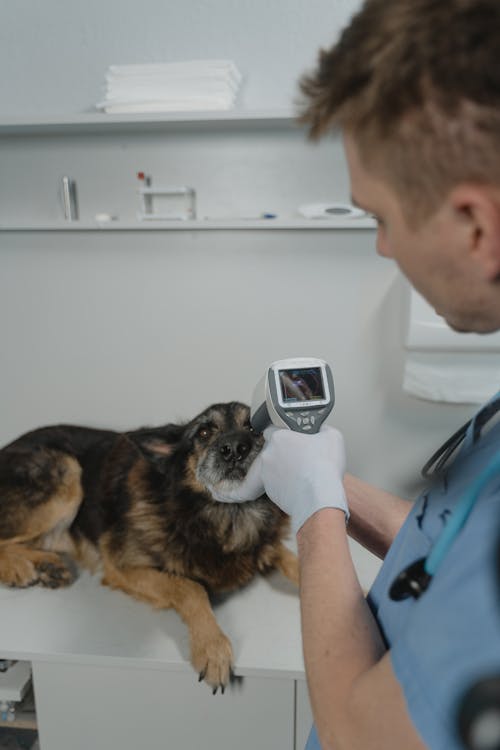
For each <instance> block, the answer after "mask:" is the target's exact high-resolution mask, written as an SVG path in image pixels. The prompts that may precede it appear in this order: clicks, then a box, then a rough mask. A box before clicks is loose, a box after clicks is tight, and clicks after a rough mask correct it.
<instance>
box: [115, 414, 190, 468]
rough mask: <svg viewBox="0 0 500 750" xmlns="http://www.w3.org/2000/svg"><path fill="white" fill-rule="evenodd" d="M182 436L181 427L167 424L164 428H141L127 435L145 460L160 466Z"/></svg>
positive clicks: (182, 428) (182, 430) (182, 429)
mask: <svg viewBox="0 0 500 750" xmlns="http://www.w3.org/2000/svg"><path fill="white" fill-rule="evenodd" d="M183 435H184V427H183V426H182V425H176V424H168V425H165V426H164V427H152V428H149V427H143V428H142V429H140V430H134V431H133V432H129V433H127V437H128V438H129V439H130V440H132V441H133V442H134V443H135V445H136V446H137V447H138V448H139V450H140V451H141V453H143V454H144V455H145V456H146V458H148V459H149V460H150V461H153V462H154V463H155V464H157V465H159V466H161V465H162V464H164V463H165V459H167V458H168V457H169V456H171V455H172V454H173V452H174V451H175V449H176V447H177V445H178V444H179V442H180V441H181V440H182V436H183Z"/></svg>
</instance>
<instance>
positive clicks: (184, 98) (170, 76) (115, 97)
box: [97, 60, 241, 114]
mask: <svg viewBox="0 0 500 750" xmlns="http://www.w3.org/2000/svg"><path fill="white" fill-rule="evenodd" d="M240 83H241V74H240V72H239V70H238V69H237V67H236V65H235V64H234V63H233V62H232V61H231V60H189V61H186V62H173V63H157V64H147V65H111V66H110V67H109V68H108V72H107V74H106V98H105V99H104V101H103V102H100V103H99V104H97V108H98V109H103V110H104V111H105V112H108V113H115V114H119V113H129V112H137V113H138V112H185V111H210V110H223V109H231V108H232V107H233V106H234V103H235V100H236V95H237V93H238V89H239V86H240Z"/></svg>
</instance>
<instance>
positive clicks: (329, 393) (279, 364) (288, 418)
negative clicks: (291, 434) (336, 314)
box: [250, 357, 335, 435]
mask: <svg viewBox="0 0 500 750" xmlns="http://www.w3.org/2000/svg"><path fill="white" fill-rule="evenodd" d="M334 403H335V392H334V388H333V376H332V371H331V369H330V367H329V366H328V364H327V363H326V362H325V361H324V360H322V359H317V358H315V357H297V358H295V359H279V360H277V361H276V362H273V363H272V364H271V365H270V366H269V367H268V368H267V370H266V373H265V375H264V376H263V377H262V378H261V380H260V381H259V383H258V384H257V387H256V388H255V391H254V394H253V399H252V406H251V410H250V421H251V424H252V427H253V428H254V430H256V431H257V432H263V431H264V430H265V429H266V427H269V425H270V424H271V423H272V424H274V425H276V427H286V428H288V429H290V430H294V431H295V432H304V433H306V434H310V435H312V434H314V433H315V432H318V431H319V429H320V427H321V425H322V424H323V422H324V421H325V419H326V418H327V416H328V415H329V414H330V412H331V410H332V409H333V404H334Z"/></svg>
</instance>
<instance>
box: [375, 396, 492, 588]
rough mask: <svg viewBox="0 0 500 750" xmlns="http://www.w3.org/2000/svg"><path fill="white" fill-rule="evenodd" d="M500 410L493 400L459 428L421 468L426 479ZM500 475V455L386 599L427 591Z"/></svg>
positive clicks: (444, 464)
mask: <svg viewBox="0 0 500 750" xmlns="http://www.w3.org/2000/svg"><path fill="white" fill-rule="evenodd" d="M499 410H500V397H498V398H495V399H494V400H493V401H492V402H491V403H490V404H488V405H487V406H485V408H484V409H483V410H482V411H481V412H480V413H479V414H478V415H477V417H476V419H475V420H472V419H471V420H469V421H468V422H467V423H466V424H464V425H463V426H462V427H460V429H459V430H457V431H456V432H455V433H454V434H453V435H452V436H451V437H450V438H449V439H448V440H447V441H446V442H445V443H444V444H443V445H442V446H441V447H440V448H439V449H438V450H437V451H436V452H435V453H434V454H433V455H432V456H431V458H430V459H429V460H428V461H427V463H426V464H425V466H424V467H423V468H422V475H423V476H424V477H425V478H429V477H435V476H436V475H439V474H441V473H442V471H443V469H444V467H445V466H446V465H447V464H448V462H449V460H450V458H451V456H452V455H453V454H454V453H455V451H456V450H457V448H458V447H459V446H460V445H461V443H462V442H463V440H464V439H465V436H466V434H467V432H468V430H469V428H470V426H471V424H472V423H473V422H474V427H473V440H474V441H476V440H477V439H478V438H479V436H480V434H481V430H482V428H483V427H484V425H485V424H486V423H487V422H488V421H489V420H490V419H492V418H493V417H494V415H495V414H496V413H497V412H498V411H499ZM499 473H500V454H498V455H497V456H495V458H494V459H493V460H492V461H491V462H490V463H489V464H488V465H487V467H486V469H485V470H484V471H483V472H482V473H481V474H480V475H479V476H478V477H477V479H476V480H475V481H474V482H473V484H472V485H471V486H470V488H469V489H468V491H467V492H466V493H465V494H464V495H463V497H461V498H460V500H459V502H458V505H457V506H456V508H455V510H454V511H453V514H452V515H451V517H450V519H449V521H448V523H447V524H446V526H445V527H444V529H443V531H442V532H441V534H440V535H439V537H438V539H437V541H436V543H435V545H434V546H433V548H432V550H431V551H430V553H429V555H427V557H421V558H420V559H418V560H416V561H415V562H413V563H412V564H411V565H409V566H408V567H407V568H405V569H404V570H402V571H401V573H400V574H399V575H398V576H397V577H396V578H395V579H394V581H393V583H392V585H391V587H390V589H389V596H390V598H391V599H393V600H394V601H401V600H403V599H408V597H410V596H412V597H414V598H415V599H418V598H419V596H421V595H422V594H423V593H424V591H426V590H427V588H428V587H429V585H430V583H431V581H432V578H433V576H434V575H435V574H436V571H437V570H438V568H439V567H440V565H441V564H442V562H443V560H444V558H445V557H446V555H447V553H448V551H449V549H450V547H451V545H452V544H453V542H454V541H455V539H456V538H457V536H458V534H459V533H460V531H461V530H462V528H463V526H464V525H465V523H466V521H467V519H468V517H469V515H470V513H471V511H472V509H473V508H474V506H475V504H476V502H477V499H478V498H479V496H480V494H481V492H482V491H483V489H484V488H485V487H486V485H487V484H488V483H489V482H490V481H491V479H492V478H493V477H494V476H495V475H497V474H499Z"/></svg>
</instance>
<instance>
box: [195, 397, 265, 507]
mask: <svg viewBox="0 0 500 750" xmlns="http://www.w3.org/2000/svg"><path fill="white" fill-rule="evenodd" d="M184 440H186V441H188V442H189V445H190V449H189V457H188V460H187V468H188V481H189V482H190V483H191V485H192V486H193V489H203V490H205V491H208V492H211V489H214V490H215V491H218V492H221V493H225V494H230V493H231V490H232V489H235V488H236V487H238V486H239V484H240V483H241V482H242V480H243V479H244V478H245V477H246V474H247V471H248V469H249V468H250V466H251V464H252V462H253V461H254V459H255V458H256V456H257V454H258V453H259V451H260V450H261V448H262V446H263V445H264V438H263V436H262V435H261V434H258V433H256V432H254V430H253V428H252V426H251V424H250V409H249V408H248V406H246V405H245V404H240V403H239V402H237V401H231V402H229V403H225V404H214V405H213V406H210V407H209V408H208V409H205V411H203V412H202V413H201V414H199V415H198V416H197V417H195V418H194V419H193V420H192V421H191V422H190V423H189V424H188V425H187V426H186V430H185V433H184Z"/></svg>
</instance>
